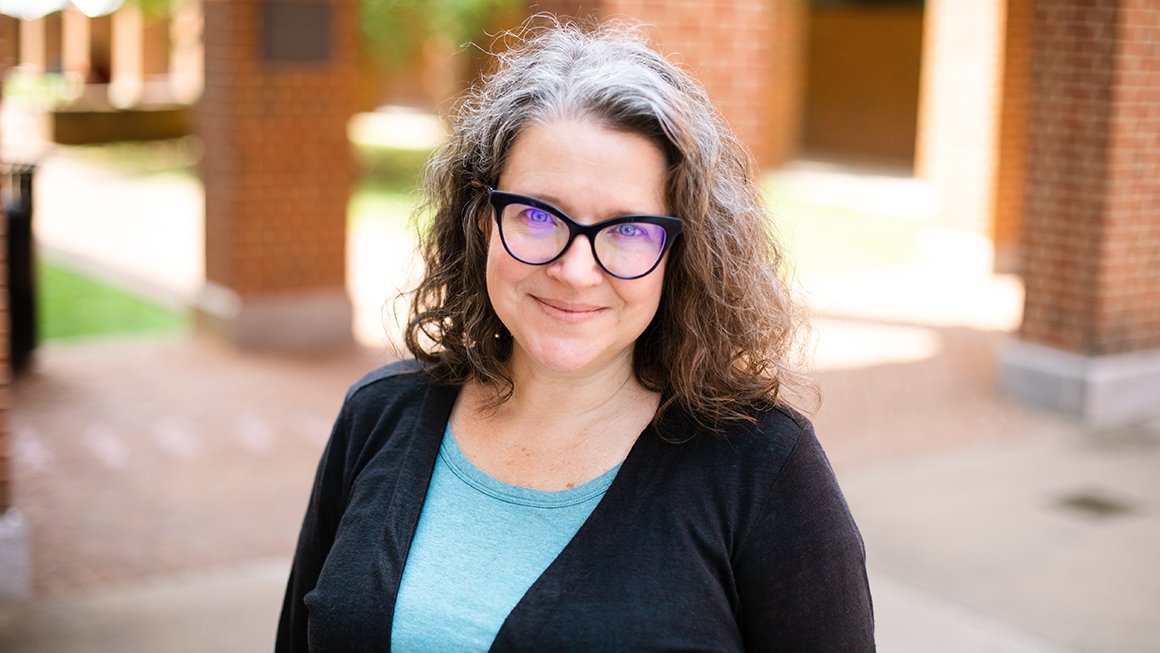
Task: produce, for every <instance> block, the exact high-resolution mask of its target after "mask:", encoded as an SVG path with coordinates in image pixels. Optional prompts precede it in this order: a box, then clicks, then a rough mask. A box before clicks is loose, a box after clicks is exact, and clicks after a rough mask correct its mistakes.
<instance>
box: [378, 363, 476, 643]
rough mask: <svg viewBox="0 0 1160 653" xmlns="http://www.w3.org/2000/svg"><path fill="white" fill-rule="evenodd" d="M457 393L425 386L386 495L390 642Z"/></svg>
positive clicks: (387, 592)
mask: <svg viewBox="0 0 1160 653" xmlns="http://www.w3.org/2000/svg"><path fill="white" fill-rule="evenodd" d="M458 394H459V390H458V388H456V387H451V386H440V385H435V384H431V385H428V386H427V388H426V391H425V392H424V393H423V398H422V401H421V405H420V406H419V409H418V415H417V418H416V420H415V422H414V426H413V427H412V429H411V432H410V433H409V434H408V443H407V447H406V451H405V453H404V454H403V460H402V461H401V462H400V464H399V469H400V473H399V475H398V481H397V482H396V484H395V487H394V488H393V490H392V491H391V492H390V494H389V501H390V503H389V505H388V507H387V510H386V513H385V515H384V520H383V521H384V523H383V529H384V533H383V542H384V544H385V545H386V551H384V555H385V556H386V562H387V564H386V566H385V571H386V574H387V575H386V577H385V578H383V581H384V589H385V592H386V596H384V597H383V599H384V602H385V604H386V605H385V607H386V615H385V617H386V620H387V635H388V640H387V641H390V639H389V636H390V631H391V626H392V625H393V621H394V614H395V601H396V600H397V598H398V594H399V583H400V581H401V580H402V577H403V567H404V565H405V564H406V561H407V554H408V553H409V551H410V548H411V542H412V540H413V539H414V537H415V530H416V528H418V525H419V515H420V514H421V513H422V512H423V504H424V502H425V501H426V498H427V488H428V486H429V485H430V484H431V475H432V472H433V471H434V468H435V459H436V457H437V456H438V455H439V446H440V445H441V444H442V442H443V430H444V429H445V428H446V426H447V420H448V418H449V417H450V416H451V408H452V406H454V404H455V398H456V397H457V396H458Z"/></svg>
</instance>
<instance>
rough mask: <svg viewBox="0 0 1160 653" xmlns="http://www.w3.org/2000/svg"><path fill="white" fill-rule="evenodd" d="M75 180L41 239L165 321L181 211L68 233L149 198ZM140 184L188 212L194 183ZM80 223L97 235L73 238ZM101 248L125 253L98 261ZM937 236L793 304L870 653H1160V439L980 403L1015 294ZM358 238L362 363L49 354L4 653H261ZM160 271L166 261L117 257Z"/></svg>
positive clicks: (188, 218)
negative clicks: (123, 201) (849, 520)
mask: <svg viewBox="0 0 1160 653" xmlns="http://www.w3.org/2000/svg"><path fill="white" fill-rule="evenodd" d="M75 165H76V164H75V162H71V161H67V160H61V161H58V162H55V163H54V161H53V160H52V159H51V158H49V159H46V160H45V167H44V170H43V174H42V175H41V176H40V178H39V181H38V184H40V186H39V189H38V192H39V193H40V195H41V197H42V201H41V203H40V205H39V210H40V211H42V213H41V214H40V215H39V216H38V217H39V218H41V223H42V225H43V229H42V231H40V232H38V237H40V238H41V240H42V242H43V243H44V244H45V245H47V246H49V247H52V248H54V251H56V252H58V253H63V254H64V255H66V256H73V257H74V258H75V259H76V260H77V261H80V262H82V263H84V264H86V265H89V266H90V267H91V268H92V270H93V271H95V272H97V273H99V274H106V275H107V276H108V278H112V279H120V280H121V281H122V282H124V283H126V284H128V285H134V284H137V285H138V286H139V287H140V288H141V289H143V290H146V291H148V288H149V287H150V286H152V287H153V291H154V293H155V294H158V295H167V293H169V295H167V296H171V297H176V298H177V299H176V300H175V301H180V297H181V296H182V293H183V292H185V290H184V289H188V288H190V287H195V286H196V285H197V284H198V283H199V277H198V271H197V270H196V269H195V268H196V265H197V264H196V263H193V264H191V263H190V261H192V260H194V259H196V256H194V257H192V258H191V257H190V255H189V252H188V250H187V249H182V248H185V247H186V246H187V245H189V243H188V242H184V241H186V240H188V238H192V237H193V236H189V237H188V238H187V237H177V238H170V239H168V240H167V239H165V237H164V236H158V237H159V238H161V240H150V238H152V235H151V234H152V232H151V231H150V230H151V229H157V228H158V221H157V220H148V219H145V218H146V217H148V216H151V215H152V216H156V215H159V214H164V215H165V216H166V220H167V221H168V222H167V223H166V224H168V225H169V226H162V227H161V228H163V229H169V230H171V231H176V232H177V233H179V234H196V233H198V232H197V229H199V228H200V227H199V223H198V219H199V218H198V215H197V209H198V207H199V205H198V204H197V203H196V202H194V201H192V200H190V201H188V202H186V201H182V202H178V203H176V204H174V203H168V204H166V205H165V207H164V211H157V210H154V209H151V208H149V206H145V205H142V208H140V209H139V210H136V211H134V212H132V213H133V215H124V216H121V217H119V218H118V217H117V216H115V215H112V214H109V215H104V214H102V211H106V210H107V209H104V208H102V207H101V205H100V203H99V202H90V203H89V204H88V206H87V211H86V212H85V213H84V214H80V213H79V212H78V211H77V210H76V209H75V207H73V208H69V205H68V201H69V200H68V199H67V198H68V197H69V196H70V195H71V196H83V195H84V184H86V183H89V184H99V185H100V186H101V187H102V188H103V189H104V192H106V193H111V194H112V195H115V194H116V193H117V192H125V191H126V190H127V189H130V188H131V189H134V190H133V192H137V193H138V194H139V196H140V197H149V196H151V195H150V192H149V191H148V190H142V188H141V184H142V183H146V184H147V183H148V182H142V181H141V180H125V179H120V180H118V179H115V178H108V177H100V178H92V177H91V176H90V177H88V178H86V177H85V175H84V174H83V171H79V172H81V173H82V174H80V176H78V174H77V173H78V170H77V169H76V167H75ZM69 166H73V167H72V168H69ZM829 181H830V182H832V183H841V180H840V179H830V180H829ZM157 183H166V184H172V183H178V184H185V185H186V188H185V190H177V191H174V192H175V193H176V194H175V195H169V194H167V195H165V197H168V198H173V197H187V198H188V197H194V196H195V195H196V187H194V188H193V189H192V190H191V189H190V188H189V187H188V186H189V184H190V183H191V182H189V181H188V180H185V181H174V180H172V179H166V180H162V181H158V182H157ZM183 193H184V194H183ZM112 195H110V197H111V196H112ZM102 196H103V195H102ZM158 197H160V195H159V196H158ZM78 220H87V221H90V222H96V221H98V220H99V221H100V223H101V224H103V225H105V228H104V229H102V230H100V232H101V234H100V235H98V234H97V232H89V233H90V234H92V235H91V236H89V237H84V238H80V237H77V235H76V234H77V233H78V232H77V231H76V229H80V228H82V227H81V226H77V221H78ZM117 220H122V222H117ZM174 221H177V222H179V223H180V224H181V225H184V226H180V227H174V226H173V224H174ZM117 224H121V225H122V227H123V229H124V230H123V231H122V232H121V233H120V238H122V239H124V238H137V239H138V240H136V241H135V244H136V245H137V246H135V247H130V248H126V249H125V250H116V249H113V250H108V249H106V248H105V247H104V245H103V244H102V243H103V242H104V241H103V240H102V238H107V239H112V240H116V239H117V238H118V234H117V233H116V228H113V227H110V225H114V226H115V225H117ZM106 232H109V233H106ZM932 233H933V234H934V236H933V237H932V238H931V239H929V242H928V243H927V245H928V246H929V250H928V251H926V253H925V254H924V255H923V256H921V257H920V258H919V260H916V261H911V262H908V263H907V265H905V266H900V267H898V268H896V269H886V270H872V271H859V272H856V273H847V274H841V275H831V276H828V277H826V278H814V279H807V280H806V288H805V290H806V292H807V296H808V298H809V301H810V304H811V306H812V308H813V309H814V311H815V313H816V314H817V315H818V317H819V319H818V327H817V349H816V353H817V361H818V367H819V375H818V376H819V378H820V382H821V386H822V392H823V396H824V397H825V399H824V403H823V406H822V409H821V411H820V412H819V413H818V415H817V416H816V418H815V423H816V425H817V427H818V432H819V436H820V437H821V439H822V441H823V443H824V445H825V446H826V449H827V451H828V452H829V454H830V456H831V459H832V461H833V463H834V466H835V469H836V470H837V472H838V474H839V478H840V480H841V482H842V485H843V488H844V489H845V492H846V494H847V498H848V500H849V502H850V504H851V507H852V509H853V511H854V513H855V516H856V518H857V520H858V522H859V525H860V527H861V528H862V531H863V535H864V537H865V540H866V545H867V550H868V556H869V561H870V573H871V584H872V586H873V590H874V596H875V603H876V609H877V618H878V624H879V649H880V650H882V651H887V652H894V651H897V652H899V653H919V652H922V653H927V652H931V651H937V652H944V651H946V652H951V653H957V652H960V651H962V652H998V653H1008V652H1010V653H1017V652H1018V653H1034V652H1038V653H1055V652H1064V651H1074V652H1081V651H1082V652H1091V653H1096V652H1123V653H1128V652H1133V653H1135V652H1140V651H1144V652H1147V651H1160V625H1158V623H1160V619H1157V618H1156V615H1158V614H1160V565H1157V564H1156V551H1160V505H1158V501H1160V427H1158V426H1157V425H1141V426H1139V427H1136V428H1131V429H1124V430H1121V431H1118V432H1115V433H1102V434H1093V433H1087V432H1084V431H1083V430H1082V429H1081V428H1080V427H1079V426H1077V425H1075V424H1073V423H1071V422H1068V421H1066V420H1062V419H1059V418H1056V417H1053V416H1050V415H1045V414H1041V413H1038V412H1036V411H1034V410H1032V409H1030V408H1027V407H1025V406H1023V405H1020V404H1017V403H1015V402H1013V401H1011V400H1009V399H1006V398H1004V397H1001V396H999V395H998V394H997V390H996V385H995V379H994V373H995V369H994V365H995V359H996V352H997V348H998V347H999V346H1000V344H1001V342H1002V340H1003V338H1004V336H1005V332H1006V331H1007V330H1009V329H1010V328H1011V326H1013V324H1014V323H1016V322H1017V318H1018V315H1017V313H1013V310H1014V311H1017V308H1018V299H1019V296H1018V286H1017V283H1015V282H1014V281H1013V280H1011V279H1006V278H995V277H991V276H990V275H989V274H987V272H986V269H987V267H988V266H987V262H986V260H984V258H980V256H981V255H980V250H979V247H978V242H977V239H972V238H971V237H970V236H968V235H960V236H961V237H957V238H956V237H955V235H954V234H946V233H939V232H932ZM127 234H135V236H127ZM375 238H376V237H375V236H374V235H373V234H360V233H355V234H352V242H355V243H358V247H361V248H362V250H361V251H363V252H366V254H365V255H363V256H364V257H361V258H360V255H359V254H358V251H360V250H359V249H358V248H352V261H351V268H350V270H351V277H352V278H351V286H352V289H355V290H352V296H353V297H354V300H355V303H356V305H357V306H358V307H360V308H359V310H360V314H361V315H362V316H363V319H364V320H365V322H364V323H363V324H364V326H363V327H362V328H364V329H366V330H367V331H368V332H371V333H372V335H371V336H367V337H366V338H364V339H363V342H364V344H365V345H368V348H366V349H359V350H356V351H351V352H343V353H336V354H334V355H328V356H321V357H275V356H256V355H241V354H238V353H237V352H233V351H230V350H228V349H225V348H223V347H220V346H218V345H216V344H213V343H208V342H204V341H202V340H199V339H197V338H192V337H191V338H182V339H178V340H140V341H129V342H92V343H77V344H69V345H51V346H48V347H44V348H42V350H41V351H40V352H39V354H38V356H39V358H38V361H37V365H36V369H35V371H34V372H33V373H32V374H31V375H28V376H26V377H24V378H22V379H19V380H18V381H17V382H16V383H15V384H14V385H13V387H12V396H13V406H12V408H11V411H10V415H11V418H12V429H13V442H14V452H13V456H14V458H13V465H14V474H15V489H16V505H17V506H18V507H19V508H20V509H21V510H22V511H23V512H24V514H25V518H26V519H27V520H28V522H29V525H30V531H31V535H32V540H33V546H34V573H35V574H36V578H35V579H34V582H35V584H36V589H37V596H36V597H35V598H33V599H32V600H29V601H27V602H24V603H21V604H8V605H4V606H0V650H4V651H13V652H23V651H53V652H63V653H67V652H69V651H205V650H214V651H253V650H266V649H269V648H270V646H271V644H272V641H273V630H274V624H275V620H276V616H277V612H278V609H279V607H280V602H281V593H282V587H283V583H284V581H285V574H286V568H287V565H288V557H289V555H290V551H291V550H292V547H293V539H294V533H295V531H296V529H297V525H298V520H299V519H300V517H301V513H302V509H303V506H304V504H305V499H306V496H305V495H306V492H307V491H308V489H309V483H310V477H311V474H312V471H313V466H314V464H315V462H316V460H317V456H318V453H319V451H320V449H321V447H322V443H323V440H324V439H325V437H326V433H327V431H328V429H329V422H330V420H331V419H332V418H333V415H334V413H335V411H336V410H337V407H338V402H339V401H340V400H341V397H342V392H343V390H344V388H345V386H346V384H348V383H350V382H352V381H353V380H355V379H356V378H358V376H360V375H361V374H362V373H363V372H364V371H366V370H367V369H369V368H371V367H373V366H374V365H376V364H378V363H380V362H382V361H384V360H386V358H387V354H386V353H385V351H384V350H383V349H382V347H381V342H380V343H376V342H374V338H375V337H376V336H374V335H373V332H374V330H375V329H376V328H377V327H378V323H379V318H378V313H379V307H380V306H381V305H382V301H383V298H385V297H386V296H387V294H388V293H389V292H390V290H391V289H389V288H386V289H384V288H382V280H383V279H384V278H387V276H384V275H389V274H390V271H389V270H384V269H382V268H381V267H376V264H375V263H374V262H373V261H372V260H371V259H374V258H378V259H380V260H381V259H383V258H389V257H382V256H381V255H380V256H377V257H375V256H371V254H373V253H374V252H375V251H380V252H381V250H380V247H394V248H398V247H400V244H399V243H394V242H386V241H385V240H375ZM381 238H383V239H387V238H388V236H386V235H382V236H381ZM183 242H184V244H183ZM142 243H161V245H159V246H151V247H149V248H142V247H140V245H141V244H142ZM162 247H170V248H178V249H181V253H180V254H174V255H173V256H154V258H152V259H150V260H147V261H146V260H141V259H135V258H134V257H133V256H132V251H143V250H144V251H149V252H152V254H153V255H156V254H157V251H156V250H157V249H159V248H162ZM110 251H114V252H119V253H117V254H116V255H114V256H110V254H109V252H110ZM396 258H397V257H396ZM183 261H184V263H183ZM163 266H170V267H169V268H168V269H165V270H162V269H160V267H163ZM182 266H185V267H182ZM183 284H184V285H183ZM358 289H362V290H358ZM378 338H380V340H381V336H378ZM368 339H369V340H370V341H369V342H368Z"/></svg>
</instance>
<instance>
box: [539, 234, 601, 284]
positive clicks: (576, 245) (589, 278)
mask: <svg viewBox="0 0 1160 653" xmlns="http://www.w3.org/2000/svg"><path fill="white" fill-rule="evenodd" d="M547 272H548V276H550V277H552V278H554V279H556V280H557V281H560V282H562V283H566V284H568V285H570V286H575V287H577V288H585V287H589V286H595V285H597V284H599V283H600V282H601V281H602V280H603V277H604V271H603V270H602V269H601V268H600V264H599V263H597V262H596V257H595V256H593V254H592V241H590V240H588V236H582V235H577V236H576V238H575V239H574V240H573V241H572V243H571V244H569V245H568V249H566V250H565V251H564V255H563V256H561V257H560V258H558V259H556V260H555V261H552V263H550V264H549V265H548V270H547Z"/></svg>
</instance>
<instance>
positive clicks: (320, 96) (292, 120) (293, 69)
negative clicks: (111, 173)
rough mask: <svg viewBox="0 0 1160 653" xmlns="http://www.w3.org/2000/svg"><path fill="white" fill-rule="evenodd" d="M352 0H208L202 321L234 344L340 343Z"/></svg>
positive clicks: (345, 321) (347, 308) (202, 109)
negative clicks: (204, 258)
mask: <svg viewBox="0 0 1160 653" xmlns="http://www.w3.org/2000/svg"><path fill="white" fill-rule="evenodd" d="M354 8H355V5H354V0H206V2H205V3H204V5H203V11H204V20H205V31H204V34H205V89H204V92H203V95H202V100H201V102H200V104H199V115H198V122H199V127H198V130H199V132H200V133H201V136H202V138H203V139H204V142H205V155H204V157H203V159H202V180H203V183H204V184H205V207H206V227H205V228H206V234H205V239H206V240H205V244H206V287H205V289H204V292H203V293H202V297H201V302H200V310H199V315H198V318H199V319H198V322H199V325H200V326H201V327H202V328H203V329H204V330H206V331H209V332H213V333H217V334H220V335H221V336H223V337H224V338H225V339H226V340H228V341H230V342H233V343H235V344H237V345H239V346H242V347H271V346H272V347H281V348H313V347H324V346H333V345H340V344H348V343H351V342H353V339H352V335H351V304H350V300H349V298H348V297H347V294H346V288H345V256H346V252H345V241H346V205H347V199H348V197H349V195H350V188H351V184H352V179H353V164H352V160H351V153H350V144H349V142H348V139H347V136H346V123H347V120H348V119H349V117H350V115H351V113H352V108H353V103H354V80H355V78H356V77H355V73H354V70H355V68H354V52H355V40H356V38H357V26H356V24H355V13H354Z"/></svg>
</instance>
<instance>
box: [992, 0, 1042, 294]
mask: <svg viewBox="0 0 1160 653" xmlns="http://www.w3.org/2000/svg"><path fill="white" fill-rule="evenodd" d="M1033 12H1034V6H1033V0H1007V7H1006V21H1005V23H1006V29H1005V31H1006V34H1005V37H1004V46H1003V61H1002V66H1003V73H1002V74H1003V77H1002V85H1003V86H1002V93H1001V96H1000V107H999V126H998V129H999V142H998V146H997V152H996V154H995V159H996V160H995V178H994V183H995V187H994V193H993V197H992V201H993V205H992V219H991V240H992V242H993V243H994V246H995V270H996V271H998V272H1018V271H1019V270H1018V268H1019V231H1020V228H1021V225H1022V222H1023V217H1022V216H1023V172H1024V165H1023V162H1024V153H1025V152H1026V150H1027V101H1028V97H1027V96H1028V92H1029V91H1030V86H1031V78H1030V76H1031V20H1032V15H1033Z"/></svg>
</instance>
